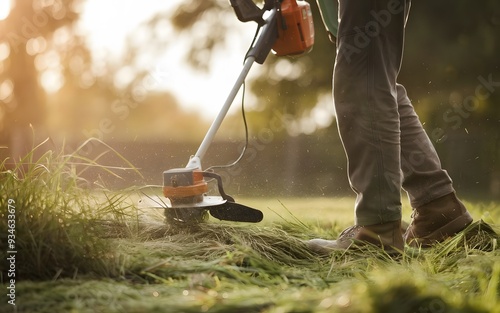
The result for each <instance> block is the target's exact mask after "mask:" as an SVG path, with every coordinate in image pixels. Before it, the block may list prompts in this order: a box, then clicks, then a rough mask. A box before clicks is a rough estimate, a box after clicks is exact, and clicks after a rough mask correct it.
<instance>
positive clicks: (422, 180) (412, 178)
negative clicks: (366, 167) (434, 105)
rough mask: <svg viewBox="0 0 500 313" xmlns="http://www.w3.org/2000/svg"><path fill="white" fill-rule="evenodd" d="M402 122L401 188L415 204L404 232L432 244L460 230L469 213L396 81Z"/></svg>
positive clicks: (407, 236)
mask: <svg viewBox="0 0 500 313" xmlns="http://www.w3.org/2000/svg"><path fill="white" fill-rule="evenodd" d="M396 88H397V92H398V110H399V115H400V125H401V167H402V173H403V189H404V190H406V192H407V193H408V197H409V198H410V203H411V206H412V207H413V208H414V211H413V215H412V216H413V220H412V222H411V224H410V225H409V227H408V229H407V230H406V232H405V234H404V238H405V241H406V242H407V243H408V244H409V245H411V246H431V245H432V244H434V243H435V242H440V241H443V240H445V239H446V238H448V237H450V236H452V235H454V234H456V233H458V232H460V231H462V230H463V229H464V228H465V227H467V225H469V224H470V223H472V217H471V216H470V215H469V213H468V212H467V209H466V208H465V206H464V205H463V203H462V202H461V201H460V200H459V199H458V198H457V197H456V195H455V190H454V188H453V185H452V180H451V178H450V177H449V176H448V174H447V172H446V171H445V170H443V169H442V168H441V162H440V160H439V157H438V155H437V153H436V150H435V149H434V147H433V145H432V142H431V141H430V139H429V137H428V136H427V134H426V133H425V131H424V129H423V127H422V124H421V123H420V121H419V119H418V116H417V114H416V113H415V110H414V108H413V106H412V105H411V102H410V100H409V99H408V96H407V94H406V90H405V88H404V87H403V86H402V85H399V84H398V85H397V86H396Z"/></svg>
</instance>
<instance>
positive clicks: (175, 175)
mask: <svg viewBox="0 0 500 313" xmlns="http://www.w3.org/2000/svg"><path fill="white" fill-rule="evenodd" d="M207 191H208V185H207V183H206V181H205V180H204V179H203V172H202V171H200V170H198V169H186V168H175V169H171V170H168V171H165V172H163V195H164V196H165V197H167V198H169V199H170V201H171V202H172V204H182V203H196V202H200V201H202V199H203V194H204V193H206V192H207Z"/></svg>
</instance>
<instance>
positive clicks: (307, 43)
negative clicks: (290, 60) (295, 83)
mask: <svg viewBox="0 0 500 313" xmlns="http://www.w3.org/2000/svg"><path fill="white" fill-rule="evenodd" d="M313 45H314V23H313V18H312V12H311V6H310V5H309V3H307V2H306V1H296V0H284V1H283V2H282V3H281V16H280V17H279V18H278V40H277V41H276V43H275V44H274V46H273V52H274V53H275V54H276V55H278V56H285V55H295V54H301V53H305V52H308V51H310V50H311V49H312V46H313Z"/></svg>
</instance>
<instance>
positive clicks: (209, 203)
mask: <svg viewBox="0 0 500 313" xmlns="http://www.w3.org/2000/svg"><path fill="white" fill-rule="evenodd" d="M230 2H231V5H232V7H233V9H234V11H235V13H236V16H237V17H238V19H239V20H240V21H242V22H249V21H253V22H256V23H257V24H258V30H257V34H258V37H257V38H255V39H254V41H253V43H252V45H251V47H250V49H249V52H248V53H247V55H246V58H245V62H244V65H243V69H242V71H241V73H240V74H239V76H238V78H237V79H236V82H235V83H234V86H233V88H232V89H231V92H230V93H229V95H228V97H227V99H226V101H225V103H224V105H223V106H222V108H221V110H220V112H219V113H218V115H217V116H216V118H215V120H214V121H213V123H212V125H211V126H210V128H209V130H208V132H207V133H206V135H205V138H204V139H203V141H202V142H201V144H200V146H199V148H198V150H197V151H196V153H195V154H194V155H193V156H191V158H190V159H189V162H188V164H187V165H186V167H183V168H173V169H169V170H167V171H165V172H163V194H164V196H165V197H166V198H167V199H168V200H169V202H170V203H167V202H166V201H165V202H164V203H163V205H162V207H164V208H165V215H166V217H167V221H169V222H188V223H193V222H199V221H202V220H205V219H206V218H208V213H207V211H208V212H210V215H212V216H213V217H215V218H217V219H220V220H228V221H238V222H253V223H256V222H260V221H261V220H262V218H263V214H262V212H261V211H259V210H256V209H253V208H250V207H248V206H245V205H242V204H239V203H236V202H235V200H234V198H232V197H231V196H229V195H227V194H226V193H225V192H224V189H223V186H222V179H221V177H220V176H219V175H217V174H216V173H214V172H208V171H203V170H202V166H201V160H202V159H203V157H204V156H205V154H206V152H207V150H208V148H209V146H210V144H211V143H212V141H213V139H214V137H215V134H216V133H217V131H218V129H219V127H220V126H221V124H222V121H223V120H224V118H225V116H226V114H227V112H228V110H229V108H230V107H231V104H232V103H233V100H234V98H235V97H236V94H237V93H238V91H239V89H240V88H241V86H242V84H243V83H244V81H245V79H246V77H247V75H248V73H249V71H250V68H251V67H252V65H253V64H254V63H255V62H257V63H259V64H263V63H264V61H265V59H266V58H267V55H268V54H269V52H270V51H271V50H273V51H274V53H275V54H276V55H278V56H285V55H293V54H300V53H303V52H306V51H308V50H310V49H311V48H312V45H313V43H314V26H313V21H312V14H311V9H310V6H309V4H308V3H307V2H305V1H298V2H297V1H296V0H281V1H280V0H266V1H265V3H264V6H263V7H262V8H259V7H258V6H257V5H255V4H254V3H253V1H252V0H230ZM206 179H215V180H216V181H217V186H218V191H219V194H220V196H207V195H206V193H207V192H208V184H207V181H206Z"/></svg>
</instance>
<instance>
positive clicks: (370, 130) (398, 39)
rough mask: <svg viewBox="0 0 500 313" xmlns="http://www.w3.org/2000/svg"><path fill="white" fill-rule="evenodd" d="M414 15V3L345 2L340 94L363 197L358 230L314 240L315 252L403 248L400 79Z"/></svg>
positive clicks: (351, 169)
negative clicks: (408, 28)
mask: <svg viewBox="0 0 500 313" xmlns="http://www.w3.org/2000/svg"><path fill="white" fill-rule="evenodd" d="M408 10H409V1H407V0H406V1H405V0H339V20H340V23H339V31H338V38H337V58H336V62H335V69H334V78H333V85H334V87H333V89H334V90H333V91H334V102H335V112H336V116H337V125H338V130H339V134H340V137H341V139H342V143H343V145H344V150H345V153H346V156H347V159H348V175H349V181H350V184H351V187H352V189H353V190H354V191H355V192H356V194H357V199H356V203H355V216H356V221H355V224H356V225H354V226H353V227H350V228H348V229H346V230H344V231H343V232H342V233H341V234H340V235H339V238H338V239H337V240H323V239H313V240H310V241H309V242H308V244H309V247H310V248H311V250H315V251H317V252H319V253H328V251H329V250H331V249H347V248H349V247H350V246H351V244H352V243H353V241H360V242H363V243H365V244H366V243H369V244H373V245H376V246H379V247H381V248H383V249H384V250H385V251H386V252H387V253H389V254H399V253H401V251H402V250H403V248H404V242H403V235H402V232H401V184H402V176H401V159H400V158H401V144H400V121H399V112H398V101H397V100H398V97H397V88H396V79H397V76H398V73H399V68H400V66H401V59H402V54H403V43H404V28H405V22H406V17H407V14H408Z"/></svg>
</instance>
